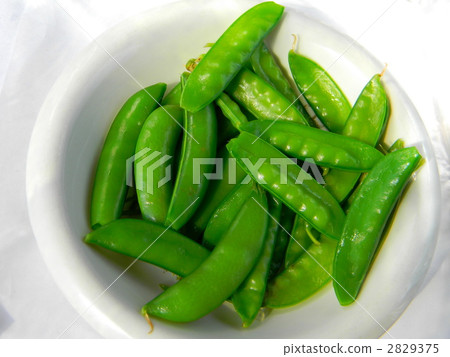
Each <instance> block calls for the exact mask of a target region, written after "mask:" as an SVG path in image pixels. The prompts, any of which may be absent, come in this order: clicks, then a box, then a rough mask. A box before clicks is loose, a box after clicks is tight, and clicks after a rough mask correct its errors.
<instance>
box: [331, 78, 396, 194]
mask: <svg viewBox="0 0 450 357" xmlns="http://www.w3.org/2000/svg"><path fill="white" fill-rule="evenodd" d="M380 79H381V75H380V74H376V75H374V76H373V77H372V78H371V79H370V81H369V82H368V83H367V85H366V86H365V87H364V89H363V90H362V92H361V94H360V95H359V97H358V99H357V100H356V103H355V105H354V106H353V109H352V111H351V113H350V115H349V117H348V120H347V122H346V123H345V126H344V128H343V129H342V131H341V134H342V135H345V136H348V137H350V138H353V139H357V140H360V141H362V142H363V143H366V144H368V145H371V146H375V145H376V144H377V142H378V140H379V138H380V136H381V134H382V132H383V130H384V127H385V126H386V121H387V118H388V116H389V100H388V97H387V95H386V91H385V90H384V88H383V85H382V83H381V80H380ZM358 178H359V174H357V173H352V172H346V171H341V170H330V171H329V172H328V174H327V175H325V176H324V180H325V188H326V189H327V190H328V191H329V192H330V193H331V194H332V195H333V196H334V197H335V198H336V199H337V200H338V201H339V202H342V201H343V200H344V199H345V198H346V197H347V196H348V194H349V193H350V192H351V190H352V189H353V187H355V185H356V183H357V182H358Z"/></svg>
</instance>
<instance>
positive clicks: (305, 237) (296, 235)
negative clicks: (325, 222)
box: [284, 216, 318, 268]
mask: <svg viewBox="0 0 450 357" xmlns="http://www.w3.org/2000/svg"><path fill="white" fill-rule="evenodd" d="M311 230H312V228H311V227H309V225H308V223H306V222H305V220H304V219H303V218H301V217H300V216H296V218H295V222H294V228H292V233H291V237H290V240H289V244H288V246H287V248H286V256H285V258H284V266H285V267H286V268H287V267H288V266H289V265H291V264H292V263H294V262H295V261H296V260H297V259H298V258H299V257H300V256H301V255H302V254H303V253H304V252H305V250H306V249H308V248H309V246H310V245H311V244H312V243H313V242H314V243H317V237H316V236H318V234H316V236H314V235H313V234H314V233H312V232H311Z"/></svg>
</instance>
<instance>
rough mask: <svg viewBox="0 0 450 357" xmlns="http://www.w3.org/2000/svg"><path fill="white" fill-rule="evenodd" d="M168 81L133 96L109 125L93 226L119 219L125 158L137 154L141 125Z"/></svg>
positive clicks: (94, 198) (97, 181) (95, 192)
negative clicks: (135, 150)
mask: <svg viewBox="0 0 450 357" xmlns="http://www.w3.org/2000/svg"><path fill="white" fill-rule="evenodd" d="M165 90H166V84H164V83H157V84H155V85H152V86H150V87H147V88H145V89H142V90H140V91H139V92H137V93H136V94H134V95H133V96H131V97H130V98H129V99H128V100H127V101H126V102H125V104H124V105H123V106H122V108H121V109H120V111H119V113H118V114H117V115H116V117H115V118H114V121H113V123H112V125H111V128H110V129H109V132H108V136H107V137H106V140H105V143H104V144H103V149H102V152H101V154H100V159H99V160H98V164H97V172H96V174H95V179H94V187H93V191H92V200H91V227H92V228H93V229H95V228H98V227H99V226H102V225H104V224H106V223H109V222H111V221H113V220H115V219H118V218H119V217H120V215H121V212H122V207H123V203H124V200H125V197H126V195H127V190H128V186H127V167H126V162H127V160H128V159H129V158H131V157H132V156H133V155H134V149H135V147H136V141H137V138H138V135H139V131H140V130H141V126H142V124H143V123H144V121H145V119H146V118H147V117H148V116H149V115H150V113H151V112H152V111H153V110H154V109H155V108H156V107H157V106H158V103H159V101H160V100H161V98H162V96H163V95H164V92H165Z"/></svg>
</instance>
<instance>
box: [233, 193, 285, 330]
mask: <svg viewBox="0 0 450 357" xmlns="http://www.w3.org/2000/svg"><path fill="white" fill-rule="evenodd" d="M268 205H269V223H268V227H267V233H266V237H265V240H264V246H263V249H262V252H261V254H260V256H259V258H258V260H257V262H256V265H255V266H254V267H253V269H252V271H251V272H250V274H249V275H248V276H247V278H246V279H245V281H244V282H243V283H242V284H241V285H240V286H239V288H238V289H237V290H236V291H235V292H234V294H233V296H232V297H231V302H232V303H233V306H234V308H235V309H236V312H237V313H238V314H239V316H240V317H241V319H242V326H243V327H249V326H250V325H251V324H252V323H253V321H254V320H255V318H256V316H257V315H258V312H259V310H260V309H261V306H262V303H263V300H264V295H265V292H266V285H267V279H268V276H269V269H270V262H271V260H272V255H273V249H274V247H275V239H276V238H277V235H278V231H279V229H280V227H279V220H280V215H281V207H282V204H281V202H280V201H278V200H277V199H275V198H273V197H272V196H270V197H269V198H268Z"/></svg>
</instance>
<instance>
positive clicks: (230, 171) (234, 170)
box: [189, 147, 246, 237]
mask: <svg viewBox="0 0 450 357" xmlns="http://www.w3.org/2000/svg"><path fill="white" fill-rule="evenodd" d="M218 158H219V160H221V161H222V163H223V178H222V180H214V181H211V182H210V183H209V186H208V190H207V192H206V197H208V199H207V200H203V202H202V203H201V205H200V207H199V208H198V210H197V211H196V212H195V215H194V217H192V219H191V220H190V222H189V228H190V233H191V234H192V235H193V236H194V237H197V236H199V235H200V234H201V233H202V232H203V231H204V230H205V228H206V226H207V224H208V221H209V219H210V218H211V216H212V215H213V213H214V211H215V210H216V209H217V207H219V205H220V204H221V202H222V201H223V200H224V199H225V197H226V196H227V195H228V194H229V193H230V192H231V191H232V190H233V188H234V187H235V185H236V183H239V182H241V181H242V180H243V179H244V177H245V175H246V174H245V172H244V171H243V170H242V169H241V168H240V167H239V166H238V165H237V164H236V160H235V159H234V158H231V157H230V153H229V152H228V150H227V149H226V147H224V148H223V149H222V150H221V151H220V152H219V155H218Z"/></svg>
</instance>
